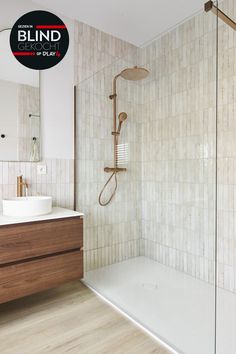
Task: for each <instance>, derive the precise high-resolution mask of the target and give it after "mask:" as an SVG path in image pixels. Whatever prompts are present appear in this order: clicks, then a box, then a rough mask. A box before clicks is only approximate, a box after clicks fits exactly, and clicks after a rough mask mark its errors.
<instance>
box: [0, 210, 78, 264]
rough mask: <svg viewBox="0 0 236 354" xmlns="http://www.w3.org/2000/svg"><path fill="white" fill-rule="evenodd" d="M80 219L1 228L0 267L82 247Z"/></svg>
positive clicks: (56, 220) (74, 218) (55, 220)
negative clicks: (0, 265)
mask: <svg viewBox="0 0 236 354" xmlns="http://www.w3.org/2000/svg"><path fill="white" fill-rule="evenodd" d="M82 246H83V220H82V219H80V218H78V217H73V218H65V219H54V220H49V221H40V222H32V223H27V224H15V225H8V226H2V227H0V264H6V263H11V262H15V261H19V260H24V259H28V258H34V257H38V256H43V255H49V254H53V253H57V252H63V251H67V250H73V249H78V248H82Z"/></svg>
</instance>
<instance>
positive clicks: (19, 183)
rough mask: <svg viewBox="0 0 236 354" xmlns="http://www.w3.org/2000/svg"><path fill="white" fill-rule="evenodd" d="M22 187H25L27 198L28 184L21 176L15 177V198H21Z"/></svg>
mask: <svg viewBox="0 0 236 354" xmlns="http://www.w3.org/2000/svg"><path fill="white" fill-rule="evenodd" d="M23 187H25V196H26V197H27V196H28V188H29V186H28V183H26V181H23V176H22V175H21V176H17V197H23Z"/></svg>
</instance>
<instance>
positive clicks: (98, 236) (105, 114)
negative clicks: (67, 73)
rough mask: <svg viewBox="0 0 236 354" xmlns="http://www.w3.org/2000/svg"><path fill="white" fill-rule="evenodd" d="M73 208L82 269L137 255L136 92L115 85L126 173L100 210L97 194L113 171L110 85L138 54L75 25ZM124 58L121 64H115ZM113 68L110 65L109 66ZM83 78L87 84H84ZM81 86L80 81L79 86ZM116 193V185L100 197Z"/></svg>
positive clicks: (132, 87) (138, 165) (130, 85)
mask: <svg viewBox="0 0 236 354" xmlns="http://www.w3.org/2000/svg"><path fill="white" fill-rule="evenodd" d="M76 33H77V35H76V36H75V38H76V40H77V43H76V45H77V54H76V57H77V67H76V70H77V80H78V82H79V85H78V86H77V90H78V92H77V109H78V112H77V141H78V146H77V158H78V160H77V166H78V169H77V182H78V184H77V208H78V209H79V210H83V212H84V213H85V218H84V243H85V244H84V250H85V252H84V254H85V269H86V270H90V269H93V268H98V267H101V266H105V265H108V264H111V263H115V262H119V261H122V260H125V259H127V258H130V257H135V256H138V255H139V240H140V237H141V227H140V226H141V224H140V215H139V212H140V198H141V190H140V188H139V186H140V178H141V174H140V172H141V150H140V146H139V144H138V142H139V138H140V124H139V115H140V113H139V111H140V110H139V107H140V106H141V105H140V102H141V96H140V97H138V96H137V95H138V92H139V91H140V93H141V90H139V86H138V85H136V84H134V83H128V82H125V81H124V80H123V79H118V82H117V93H118V97H119V99H118V109H117V112H118V113H119V112H122V111H125V112H127V114H128V119H127V121H125V122H124V123H123V129H122V131H121V136H120V143H124V144H125V143H128V154H129V158H128V161H127V164H126V166H123V167H127V168H128V171H127V172H126V173H120V174H119V175H118V189H117V194H116V197H115V199H114V201H112V203H111V204H110V205H108V206H107V207H101V206H100V205H99V204H98V196H99V193H100V191H101V189H102V187H103V186H104V184H105V182H106V181H107V179H108V177H109V176H110V174H107V173H105V172H104V167H106V166H109V167H112V166H113V136H112V135H111V132H112V131H113V119H112V117H113V115H112V101H111V100H110V99H109V95H110V94H111V93H112V80H113V78H114V76H115V75H117V74H118V73H119V72H120V71H121V70H122V69H123V68H124V67H127V66H130V65H131V66H133V65H135V64H136V61H135V58H137V51H136V48H135V47H134V46H132V45H129V44H128V43H125V42H122V41H121V40H119V39H117V38H114V37H112V36H109V35H107V34H104V33H102V32H100V31H98V30H96V29H93V28H91V27H89V26H87V25H83V24H81V23H78V24H77V28H76ZM119 58H122V59H119ZM111 63H113V64H112V65H111ZM84 78H86V80H84V81H83V80H82V79H84ZM81 80H82V81H81ZM112 188H114V179H113V181H112V183H111V184H110V185H109V186H108V189H107V190H106V192H105V194H104V200H106V199H107V198H108V196H109V190H110V192H111V189H112Z"/></svg>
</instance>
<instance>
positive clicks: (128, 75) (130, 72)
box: [98, 66, 149, 206]
mask: <svg viewBox="0 0 236 354" xmlns="http://www.w3.org/2000/svg"><path fill="white" fill-rule="evenodd" d="M148 74H149V71H148V70H147V69H144V68H138V67H137V66H135V67H133V68H127V69H124V70H122V71H121V72H120V73H119V74H118V75H116V76H115V77H114V79H113V93H112V94H111V95H110V96H109V98H110V99H111V100H112V101H113V131H112V135H113V137H114V165H113V167H105V168H104V171H105V172H107V173H112V174H111V176H110V177H109V179H108V181H107V182H106V184H105V185H104V187H103V189H102V190H101V193H100V194H99V198H98V200H99V204H100V205H101V206H105V205H108V204H109V203H110V201H111V200H112V199H113V197H114V195H115V193H116V189H117V173H118V172H125V171H126V168H120V167H118V161H117V149H118V148H117V147H118V142H119V135H120V132H121V127H122V124H123V122H124V121H125V120H126V119H127V118H128V115H127V113H126V112H121V113H120V114H119V115H118V120H119V125H118V127H117V92H116V82H117V79H118V78H119V77H122V78H123V79H125V80H130V81H138V80H143V79H145V78H146V77H147V76H148ZM113 176H114V178H115V187H114V190H113V192H112V194H111V197H110V198H109V199H108V201H107V202H104V203H103V202H102V200H101V197H102V194H103V192H104V190H105V189H106V187H107V185H108V184H109V182H110V181H111V179H112V178H113Z"/></svg>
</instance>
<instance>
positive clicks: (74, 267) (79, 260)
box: [0, 251, 83, 303]
mask: <svg viewBox="0 0 236 354" xmlns="http://www.w3.org/2000/svg"><path fill="white" fill-rule="evenodd" d="M82 277H83V252H82V251H78V252H69V253H66V254H63V255H58V256H50V257H46V258H41V259H38V260H35V261H29V262H25V263H18V264H15V265H9V266H5V267H0V303H4V302H7V301H10V300H14V299H17V298H20V297H23V296H26V295H30V294H34V293H37V292H40V291H43V290H46V289H50V288H53V287H56V286H58V285H61V284H63V283H65V282H67V281H71V280H74V279H81V278H82Z"/></svg>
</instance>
